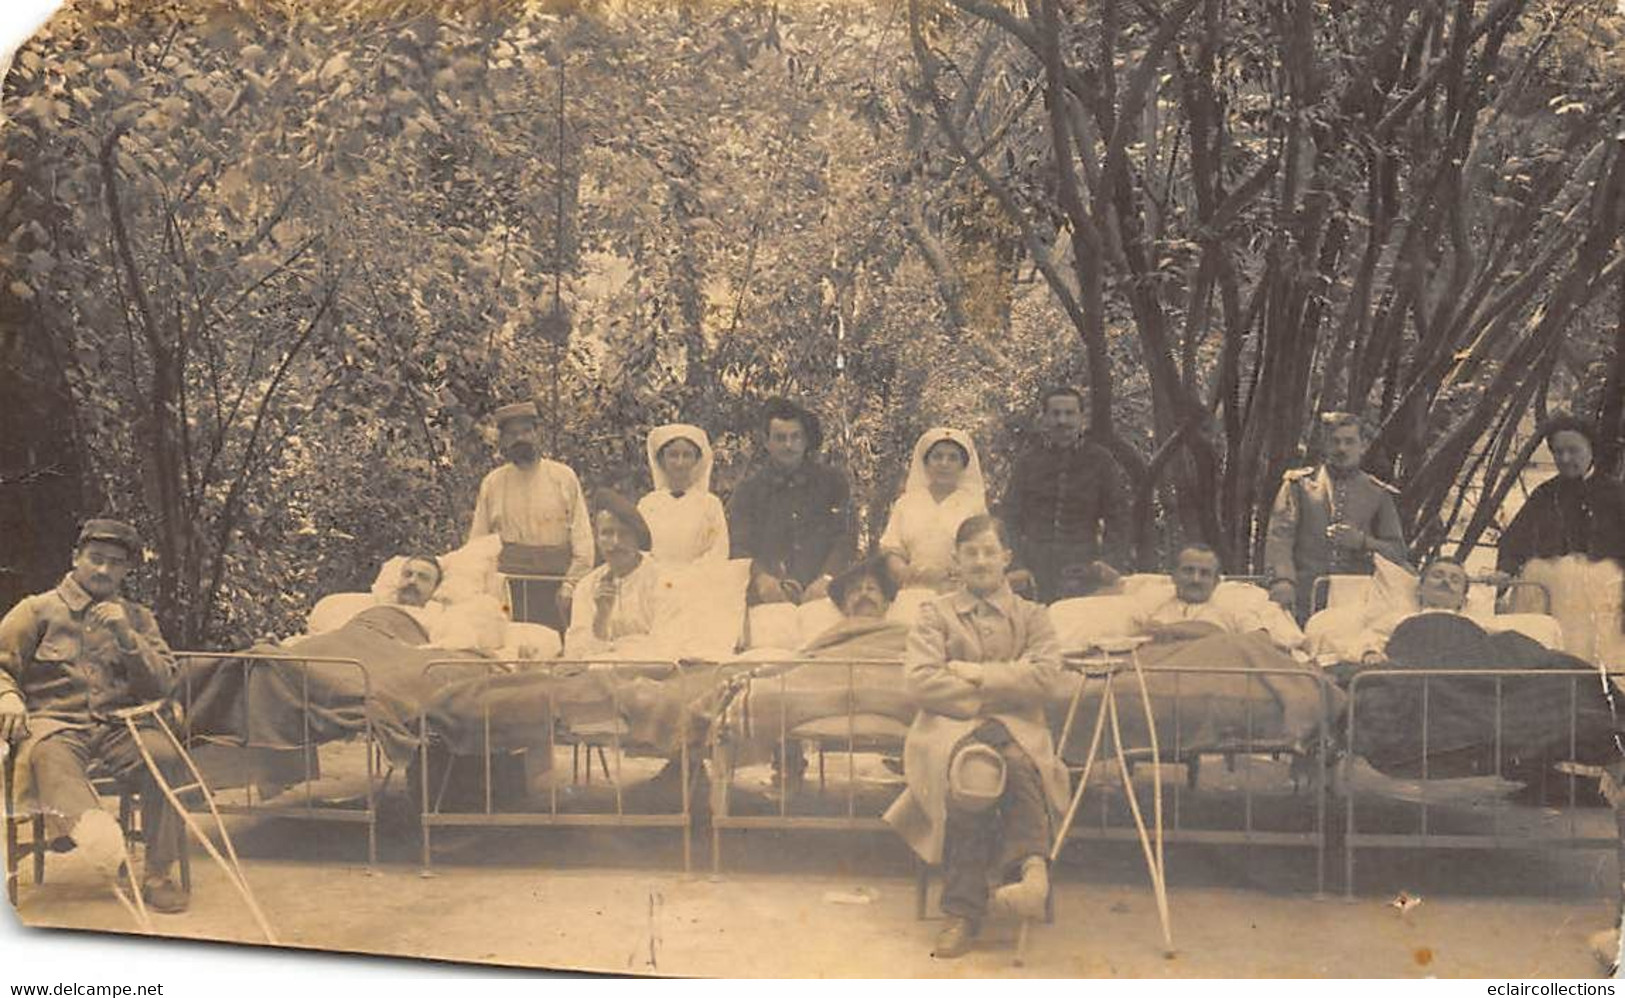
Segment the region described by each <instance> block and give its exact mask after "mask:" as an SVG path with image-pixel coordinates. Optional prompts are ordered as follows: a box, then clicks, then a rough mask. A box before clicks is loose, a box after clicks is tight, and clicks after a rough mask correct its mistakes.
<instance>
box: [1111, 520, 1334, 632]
mask: <svg viewBox="0 0 1625 998" xmlns="http://www.w3.org/2000/svg"><path fill="white" fill-rule="evenodd" d="M1170 575H1171V578H1172V579H1173V583H1174V594H1173V596H1172V597H1170V598H1167V599H1161V598H1153V599H1152V600H1151V601H1149V602H1147V603H1146V604H1143V605H1142V606H1141V608H1140V609H1139V610H1137V611H1136V612H1134V614H1133V619H1132V629H1133V631H1134V632H1135V633H1137V634H1143V635H1147V636H1150V637H1151V638H1153V639H1154V640H1156V641H1159V642H1162V641H1176V640H1183V639H1187V638H1195V637H1201V636H1203V635H1205V634H1210V633H1213V631H1214V630H1215V629H1217V630H1218V631H1220V632H1223V633H1225V634H1253V633H1262V634H1263V635H1264V636H1265V637H1267V638H1268V639H1269V640H1270V641H1271V642H1272V643H1273V644H1274V645H1275V646H1276V648H1278V649H1280V650H1281V651H1283V652H1293V651H1296V650H1298V649H1299V648H1301V647H1302V646H1303V643H1304V637H1303V632H1302V631H1300V630H1298V625H1297V624H1295V623H1294V622H1293V621H1292V618H1290V617H1289V616H1287V614H1286V612H1285V611H1283V610H1282V609H1281V608H1280V607H1278V606H1276V605H1275V604H1273V603H1271V602H1269V600H1268V596H1267V594H1266V593H1265V592H1264V590H1262V589H1257V588H1256V587H1239V586H1238V587H1233V588H1231V590H1230V591H1229V592H1227V593H1226V596H1225V598H1223V599H1214V593H1215V591H1216V590H1217V589H1218V586H1219V556H1218V554H1217V553H1216V552H1215V551H1214V550H1213V549H1212V548H1210V547H1208V546H1207V545H1206V544H1187V545H1185V546H1184V547H1183V548H1181V549H1180V552H1179V556H1178V557H1177V559H1176V560H1175V564H1174V570H1173V572H1172V573H1170ZM1254 590H1256V594H1255V592H1254ZM1249 597H1252V598H1249ZM1193 625H1194V626H1193Z"/></svg>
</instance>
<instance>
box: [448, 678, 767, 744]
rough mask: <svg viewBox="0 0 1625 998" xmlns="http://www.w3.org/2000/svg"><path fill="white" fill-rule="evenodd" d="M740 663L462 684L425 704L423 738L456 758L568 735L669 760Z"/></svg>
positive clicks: (704, 722)
mask: <svg viewBox="0 0 1625 998" xmlns="http://www.w3.org/2000/svg"><path fill="white" fill-rule="evenodd" d="M747 665H748V664H733V663H716V662H685V663H682V664H679V665H672V664H669V663H667V664H659V663H656V664H649V665H643V664H632V663H608V662H605V663H595V664H592V665H588V666H583V665H579V664H570V663H564V664H560V665H558V666H554V667H548V668H537V669H535V670H532V671H528V672H523V673H518V674H513V675H494V676H493V675H486V676H479V677H467V678H461V679H458V680H456V681H453V682H450V683H448V684H446V685H445V686H444V687H443V688H441V689H439V690H437V691H436V692H435V694H434V695H433V697H432V698H431V700H430V702H429V704H428V707H427V712H428V721H429V732H430V737H431V738H433V739H435V740H436V741H438V742H443V743H444V744H445V745H446V747H447V748H449V749H450V751H451V752H452V753H454V754H457V755H477V754H480V753H481V752H483V751H485V747H486V744H487V739H489V746H490V749H491V750H492V751H495V752H511V751H517V750H520V749H533V748H542V747H545V746H547V745H549V744H550V743H562V742H566V741H569V740H571V739H573V738H581V737H590V738H592V739H593V740H595V741H603V742H606V743H607V742H608V741H609V738H610V735H611V733H613V732H618V733H619V737H620V740H621V744H622V745H623V747H625V748H627V749H629V750H636V751H641V752H643V753H646V754H650V755H656V756H661V757H672V756H675V755H676V754H677V753H678V752H679V751H681V749H682V747H683V745H684V744H685V742H686V743H687V744H688V745H689V746H691V747H692V746H696V745H698V744H699V743H700V742H701V741H702V740H703V739H704V735H705V730H706V727H707V726H708V722H709V719H710V717H711V716H712V714H713V712H714V711H715V708H716V703H717V701H718V698H719V697H720V696H721V693H722V691H723V689H724V688H725V687H726V685H727V681H728V679H729V677H730V676H732V675H733V674H735V673H737V672H740V671H743V670H744V669H745V668H747Z"/></svg>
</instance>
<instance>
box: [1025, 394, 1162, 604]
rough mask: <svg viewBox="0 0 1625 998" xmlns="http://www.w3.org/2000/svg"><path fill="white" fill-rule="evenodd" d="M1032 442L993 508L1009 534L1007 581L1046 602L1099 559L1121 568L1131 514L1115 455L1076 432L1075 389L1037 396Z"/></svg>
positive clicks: (1078, 406) (1078, 407)
mask: <svg viewBox="0 0 1625 998" xmlns="http://www.w3.org/2000/svg"><path fill="white" fill-rule="evenodd" d="M1039 405H1040V406H1041V407H1042V416H1041V418H1040V421H1039V429H1040V437H1039V440H1038V442H1037V443H1036V444H1035V445H1034V446H1032V447H1030V448H1028V449H1027V451H1026V452H1025V453H1023V454H1022V455H1021V457H1020V458H1018V459H1017V461H1016V466H1015V469H1014V470H1013V471H1012V472H1011V475H1010V487H1009V489H1008V490H1006V492H1005V496H1004V502H1003V504H1002V505H1001V507H1000V516H1001V517H1002V518H1003V519H1004V521H1005V522H1006V523H1008V524H1009V525H1010V530H1011V533H1012V534H1014V536H1015V545H1016V565H1017V569H1016V571H1014V572H1012V573H1011V580H1010V581H1011V584H1012V585H1013V586H1015V587H1016V588H1017V589H1027V590H1029V591H1031V592H1036V594H1037V598H1038V601H1039V602H1041V603H1050V602H1053V601H1054V600H1056V599H1059V598H1061V597H1062V596H1066V595H1071V594H1072V593H1071V589H1072V588H1075V586H1072V585H1069V580H1075V579H1077V578H1078V577H1079V574H1080V573H1082V572H1083V571H1084V570H1085V568H1086V567H1087V566H1088V565H1089V563H1091V562H1094V561H1097V560H1100V561H1105V562H1106V563H1108V564H1110V565H1111V566H1112V567H1113V568H1116V569H1120V570H1128V569H1130V568H1132V567H1133V566H1131V565H1130V564H1129V549H1130V545H1131V543H1132V537H1131V535H1132V533H1133V519H1132V516H1131V514H1130V511H1129V491H1128V487H1127V485H1126V483H1125V482H1124V481H1123V474H1122V471H1121V469H1119V468H1118V466H1117V460H1116V459H1115V458H1113V457H1112V455H1111V453H1110V452H1109V451H1107V450H1106V448H1104V447H1101V446H1100V445H1099V444H1095V443H1092V442H1090V441H1088V440H1085V439H1084V437H1083V396H1082V395H1081V394H1080V393H1079V392H1078V391H1077V390H1076V389H1073V388H1055V389H1051V390H1050V391H1047V392H1045V393H1044V395H1043V397H1042V398H1040V399H1039Z"/></svg>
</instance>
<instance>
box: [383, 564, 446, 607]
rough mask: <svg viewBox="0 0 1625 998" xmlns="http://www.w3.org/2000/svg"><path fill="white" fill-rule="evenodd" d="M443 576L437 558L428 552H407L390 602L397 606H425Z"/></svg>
mask: <svg viewBox="0 0 1625 998" xmlns="http://www.w3.org/2000/svg"><path fill="white" fill-rule="evenodd" d="M443 576H444V573H443V572H442V571H441V569H440V559H439V558H436V557H435V556H434V555H429V554H409V555H407V556H406V561H405V562H403V563H402V565H401V577H400V581H399V582H398V583H397V584H396V586H395V592H394V593H393V594H392V598H391V602H393V603H395V604H396V605H397V606H412V607H423V606H427V605H428V604H429V600H430V598H431V597H433V596H434V591H435V590H436V589H439V588H440V580H441V578H442V577H443Z"/></svg>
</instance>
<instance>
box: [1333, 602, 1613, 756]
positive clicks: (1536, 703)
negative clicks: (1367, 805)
mask: <svg viewBox="0 0 1625 998" xmlns="http://www.w3.org/2000/svg"><path fill="white" fill-rule="evenodd" d="M1387 655H1388V658H1389V660H1390V661H1391V662H1392V665H1390V666H1385V667H1384V668H1393V669H1407V668H1414V669H1538V670H1584V671H1585V672H1587V673H1589V675H1584V676H1576V677H1563V676H1551V677H1540V676H1527V677H1512V676H1508V677H1504V678H1500V679H1496V678H1493V677H1487V676H1485V677H1479V676H1441V677H1434V678H1431V679H1428V680H1427V682H1426V690H1427V695H1426V699H1425V703H1426V709H1427V734H1426V739H1427V740H1426V749H1425V752H1424V747H1423V725H1422V717H1423V706H1424V697H1423V685H1424V684H1423V682H1422V681H1421V680H1420V679H1418V678H1412V677H1398V676H1389V677H1384V676H1375V677H1369V678H1365V679H1361V680H1359V681H1358V682H1357V683H1354V684H1353V685H1352V687H1351V689H1352V690H1353V691H1354V697H1355V700H1354V707H1355V710H1356V715H1355V724H1354V744H1353V745H1352V746H1351V749H1352V751H1353V752H1354V753H1355V754H1356V755H1360V756H1363V757H1364V758H1365V759H1366V761H1368V762H1370V763H1371V765H1372V766H1373V767H1375V768H1376V769H1377V770H1379V771H1380V772H1383V773H1386V774H1388V775H1390V776H1395V777H1400V778H1406V779H1414V778H1418V777H1421V776H1422V775H1423V766H1422V763H1423V758H1424V755H1425V757H1426V760H1427V770H1426V773H1427V776H1428V777H1429V778H1432V779H1452V778H1458V777H1468V776H1485V775H1500V776H1503V777H1506V778H1508V779H1514V780H1525V781H1527V780H1530V779H1533V778H1535V777H1536V776H1538V775H1539V773H1540V772H1541V771H1543V770H1545V769H1547V768H1549V767H1550V766H1551V764H1552V763H1554V762H1558V761H1563V760H1574V761H1577V762H1582V763H1588V764H1604V763H1609V762H1615V761H1617V760H1618V759H1619V750H1618V749H1617V748H1615V745H1614V732H1615V721H1614V713H1613V707H1612V704H1611V703H1610V701H1609V698H1608V696H1607V694H1606V692H1605V687H1604V683H1603V680H1602V678H1601V675H1600V674H1598V673H1597V671H1596V669H1595V668H1594V667H1592V666H1591V665H1590V664H1589V663H1587V662H1585V661H1583V660H1581V659H1578V658H1575V657H1574V656H1572V655H1566V654H1564V653H1562V652H1557V651H1552V650H1551V649H1549V648H1546V647H1545V646H1543V645H1541V644H1540V643H1539V642H1536V641H1533V640H1531V639H1529V638H1527V637H1525V636H1524V635H1522V634H1518V633H1517V632H1515V631H1506V632H1502V633H1499V634H1490V633H1487V632H1486V631H1485V630H1484V629H1483V628H1481V627H1479V626H1478V625H1477V624H1475V623H1473V622H1472V621H1471V620H1469V619H1467V618H1466V617H1459V616H1455V615H1452V614H1424V615H1421V616H1417V617H1412V618H1410V619H1408V620H1406V621H1404V622H1402V623H1401V624H1400V625H1399V626H1398V627H1397V628H1395V629H1394V633H1393V635H1392V636H1391V637H1390V638H1389V639H1388V645H1387ZM1364 671H1368V670H1363V669H1354V670H1352V674H1353V675H1355V676H1358V675H1359V674H1360V673H1361V672H1364ZM1498 684H1499V689H1500V704H1499V710H1498V708H1497V696H1496V694H1497V685H1498ZM1497 713H1499V716H1500V720H1501V726H1502V727H1501V737H1500V758H1499V762H1500V765H1499V771H1498V769H1497V758H1496V734H1495V732H1496V716H1497ZM1571 718H1572V719H1573V720H1572V730H1571ZM1571 738H1572V746H1571Z"/></svg>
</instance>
